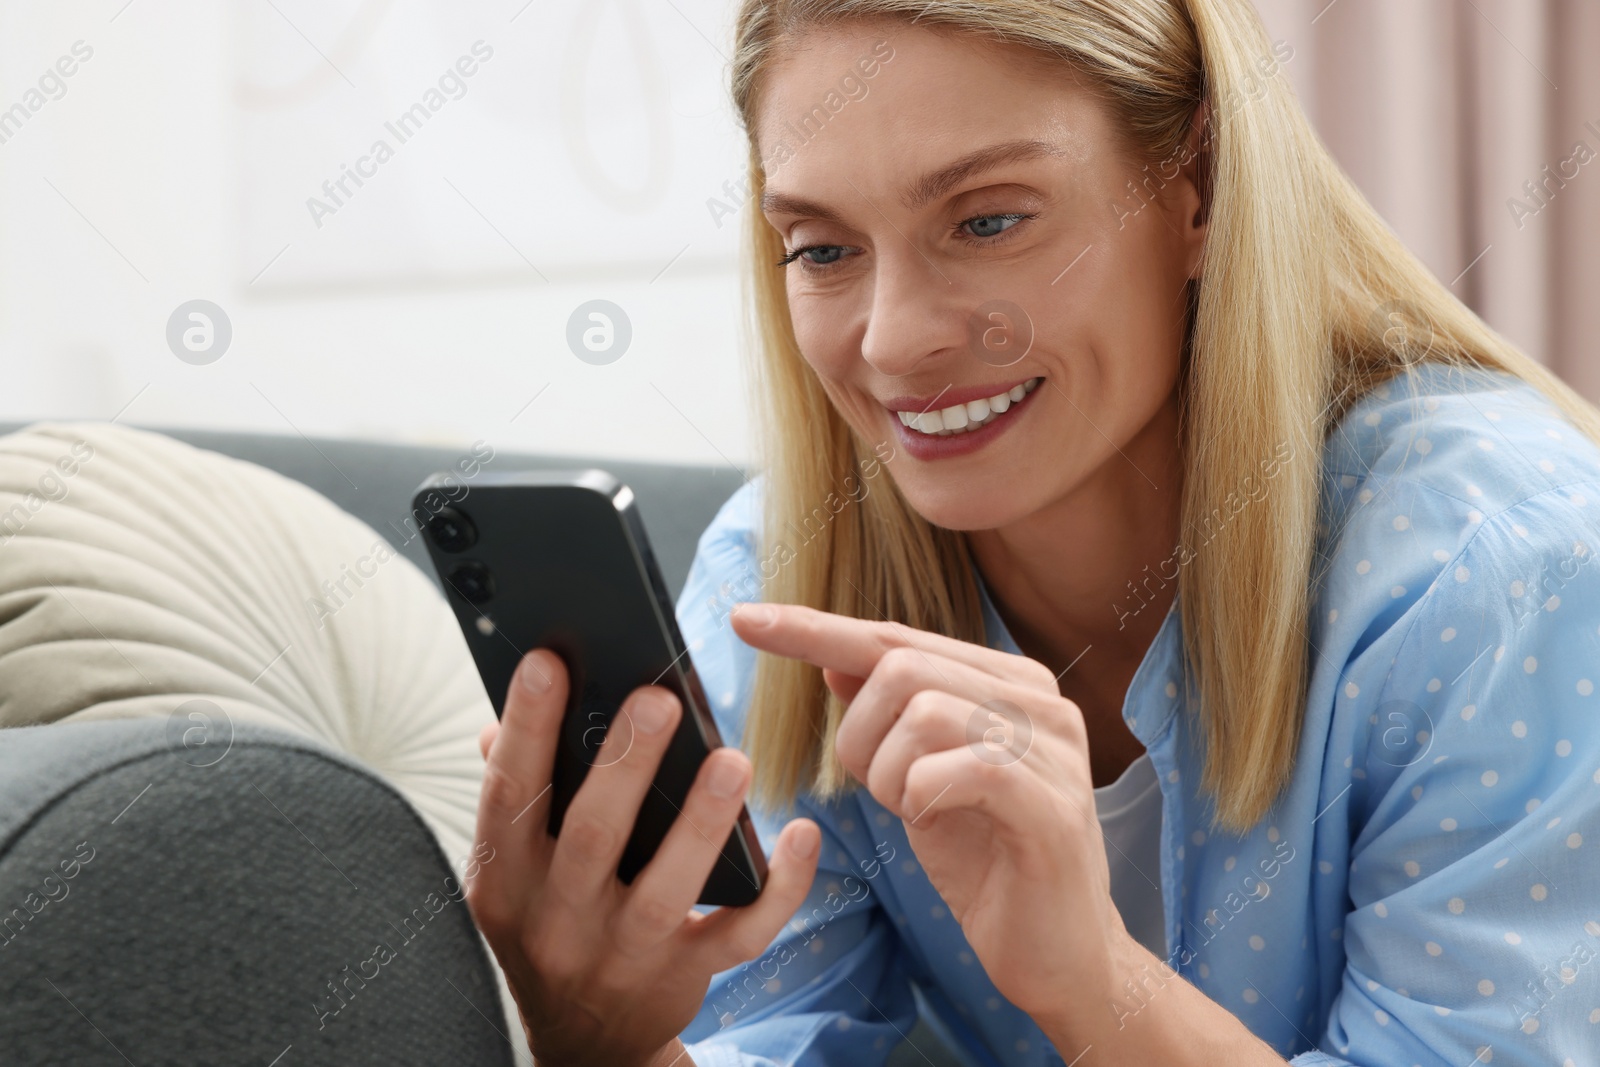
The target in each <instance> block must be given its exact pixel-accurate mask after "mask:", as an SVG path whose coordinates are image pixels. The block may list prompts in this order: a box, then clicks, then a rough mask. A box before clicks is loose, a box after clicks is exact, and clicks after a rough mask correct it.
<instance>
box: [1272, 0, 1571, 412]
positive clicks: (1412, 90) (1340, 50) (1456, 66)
mask: <svg viewBox="0 0 1600 1067" xmlns="http://www.w3.org/2000/svg"><path fill="white" fill-rule="evenodd" d="M1255 2H1256V7H1257V9H1258V10H1259V11H1260V12H1261V16H1262V19H1263V21H1265V23H1266V25H1267V30H1268V34H1269V35H1270V36H1271V37H1272V39H1273V40H1274V41H1279V40H1283V41H1287V42H1288V43H1289V44H1290V45H1292V46H1293V48H1294V56H1293V58H1292V59H1291V60H1290V61H1289V62H1288V63H1287V65H1286V66H1285V70H1286V71H1287V72H1288V74H1289V77H1290V79H1291V81H1292V82H1293V83H1294V86H1295V91H1296V92H1297V93H1298V95H1299V97H1300V100H1301V102H1302V103H1303V104H1304V105H1305V108H1306V110H1307V112H1308V113H1309V114H1310V116H1311V119H1312V121H1313V123H1315V125H1316V127H1317V129H1318V131H1319V132H1320V133H1321V135H1322V138H1323V140H1324V141H1325V142H1326V143H1327V145H1328V147H1329V149H1330V150H1331V151H1332V152H1333V154H1334V156H1335V157H1337V158H1338V160H1339V162H1340V164H1341V165H1342V166H1343V167H1344V168H1345V170H1346V171H1347V172H1348V173H1349V174H1350V176H1351V177H1352V178H1353V179H1354V180H1355V182H1356V184H1357V185H1359V186H1360V187H1361V189H1362V191H1363V192H1364V193H1365V194H1366V196H1367V199H1368V200H1370V201H1371V202H1372V204H1373V206H1374V207H1375V208H1377V210H1378V212H1379V213H1380V214H1382V215H1383V217H1384V218H1385V219H1386V220H1387V221H1388V223H1389V225H1390V226H1391V227H1392V228H1393V229H1394V231H1395V232H1396V233H1397V234H1398V235H1399V236H1400V238H1401V239H1402V240H1404V241H1405V242H1406V244H1407V245H1408V246H1409V247H1410V248H1411V249H1412V250H1413V251H1415V252H1416V253H1417V255H1418V256H1419V257H1420V258H1421V259H1422V260H1423V262H1425V263H1426V264H1427V265H1428V266H1429V268H1430V269H1432V270H1433V272H1434V273H1435V274H1436V275H1437V276H1438V277H1439V278H1440V279H1441V280H1442V281H1444V282H1445V283H1446V284H1448V285H1450V286H1451V287H1452V290H1453V291H1454V292H1455V293H1456V295H1457V296H1459V297H1460V298H1461V299H1462V300H1463V301H1464V302H1465V303H1467V304H1468V305H1469V306H1470V307H1472V308H1473V309H1474V310H1475V311H1477V312H1478V314H1480V315H1482V316H1483V317H1484V319H1485V320H1487V321H1488V322H1489V324H1490V325H1491V326H1493V327H1494V328H1495V329H1497V330H1499V331H1500V332H1501V333H1502V334H1504V335H1505V336H1506V337H1507V338H1509V339H1510V340H1511V341H1512V342H1513V343H1515V344H1517V345H1519V346H1520V347H1521V348H1522V349H1523V350H1524V351H1526V352H1527V353H1528V354H1529V355H1530V356H1532V357H1533V358H1534V359H1536V360H1538V361H1539V362H1541V363H1544V364H1545V365H1546V366H1548V367H1550V368H1551V369H1553V370H1554V371H1556V372H1557V373H1558V374H1560V375H1561V376H1562V378H1564V379H1565V380H1566V381H1567V382H1569V383H1570V384H1571V385H1572V386H1573V387H1574V388H1576V389H1577V390H1578V391H1579V392H1582V393H1584V394H1585V395H1586V396H1588V397H1589V399H1591V400H1594V401H1597V402H1600V0H1332V2H1331V3H1330V2H1329V0H1255Z"/></svg>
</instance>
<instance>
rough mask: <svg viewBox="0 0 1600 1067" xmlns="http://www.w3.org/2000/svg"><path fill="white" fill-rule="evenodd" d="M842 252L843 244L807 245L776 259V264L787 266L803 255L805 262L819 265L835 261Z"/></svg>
mask: <svg viewBox="0 0 1600 1067" xmlns="http://www.w3.org/2000/svg"><path fill="white" fill-rule="evenodd" d="M813 253H820V254H821V255H822V256H823V258H821V259H819V258H816V256H814V255H813ZM843 253H844V245H807V246H806V247H804V248H797V249H795V250H794V251H793V252H790V253H788V254H787V255H785V256H784V257H783V258H782V259H780V260H778V266H780V267H787V266H788V265H789V264H791V263H793V262H794V261H795V260H797V259H799V258H800V257H801V256H804V257H805V260H806V262H807V263H811V264H814V265H816V266H819V267H820V266H825V265H827V264H829V263H833V262H836V261H837V260H838V258H839V256H840V255H842V254H843Z"/></svg>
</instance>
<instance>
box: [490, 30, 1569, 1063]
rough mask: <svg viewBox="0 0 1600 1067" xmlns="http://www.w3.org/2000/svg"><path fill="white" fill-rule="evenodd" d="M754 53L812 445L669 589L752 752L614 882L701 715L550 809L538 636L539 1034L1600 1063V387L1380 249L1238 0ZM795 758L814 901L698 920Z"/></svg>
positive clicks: (518, 775) (515, 831)
mask: <svg viewBox="0 0 1600 1067" xmlns="http://www.w3.org/2000/svg"><path fill="white" fill-rule="evenodd" d="M737 44H738V50H737V54H736V56H735V59H734V63H733V91H734V98H735V102H736V104H737V106H738V109H739V112H740V115H741V117H742V120H743V123H744V126H745V128H746V130H747V132H748V133H749V136H750V175H751V187H752V189H753V190H754V195H755V198H756V199H755V203H757V204H759V206H760V211H759V217H757V214H758V213H757V212H751V213H750V214H751V216H752V217H751V219H750V223H751V225H750V230H749V242H750V251H751V253H752V255H751V263H752V265H751V267H750V270H751V271H752V277H753V280H754V309H755V312H756V314H755V324H756V326H757V328H758V338H757V339H758V341H759V344H760V350H761V353H762V357H763V363H762V375H761V394H762V400H763V402H764V403H765V404H766V406H767V414H768V420H767V440H768V443H769V445H770V449H771V451H770V454H769V455H768V456H767V457H766V462H765V464H764V473H763V475H762V476H761V477H760V478H759V479H757V480H756V481H755V482H753V483H751V484H750V485H749V486H747V487H745V488H744V489H742V490H741V491H740V492H738V493H736V494H735V495H734V497H733V498H732V499H731V500H729V501H728V503H727V504H726V505H725V506H724V508H723V509H722V512H721V513H720V514H719V515H718V517H717V519H716V521H715V522H714V523H713V525H712V527H711V528H710V529H709V530H707V532H706V534H705V536H704V537H703V538H702V540H701V543H700V550H699V554H698V557H697V559H696V561H695V565H694V569H693V572H692V574H691V576H690V579H689V582H688V585H687V587H686V588H685V590H684V593H683V595H682V598H681V600H680V602H679V606H678V613H679V617H680V622H681V624H682V628H683V630H684V633H685V637H686V638H687V639H688V640H689V641H690V647H691V649H692V650H693V652H694V657H695V662H696V665H697V668H698V670H699V673H700V675H701V677H702V679H703V680H704V682H705V687H706V690H707V692H708V694H710V698H711V700H712V703H713V705H714V711H715V713H716V715H717V717H718V720H719V725H720V726H721V729H722V731H723V738H724V741H725V742H727V745H728V747H726V748H724V749H721V750H719V751H717V752H716V753H714V754H713V756H712V757H711V758H709V759H708V760H707V761H706V765H705V766H704V767H703V768H702V773H701V777H700V779H699V781H698V782H697V785H696V789H695V791H694V792H693V793H692V794H691V796H690V799H689V801H688V802H687V804H686V806H685V808H684V812H683V815H684V818H683V819H681V820H680V821H679V823H678V825H677V826H675V827H674V829H673V831H672V834H671V836H669V838H668V839H667V840H666V842H665V843H664V845H663V847H662V850H661V852H660V853H658V855H657V856H656V858H655V860H654V861H653V863H652V864H651V865H650V866H649V868H648V869H647V870H646V871H645V872H644V873H642V874H641V875H640V877H639V878H638V879H637V880H636V882H635V884H634V885H632V886H631V887H630V886H624V885H622V884H621V883H620V882H619V881H617V879H616V878H615V877H614V874H613V873H612V872H613V871H614V869H615V863H616V859H617V856H618V855H619V852H620V849H621V846H622V843H623V842H624V840H625V839H626V836H627V833H628V831H629V828H630V827H631V825H632V819H633V815H634V812H635V811H636V810H637V805H638V802H639V799H640V797H641V796H642V795H643V794H644V792H645V791H646V790H647V789H648V788H649V779H650V776H651V774H652V772H653V769H654V767H655V765H656V761H657V759H658V758H659V753H660V751H661V749H662V748H663V746H664V745H665V739H666V738H667V737H668V736H670V729H671V727H672V726H673V725H674V724H675V723H676V721H677V716H678V715H679V714H680V709H679V708H678V706H677V703H676V701H675V700H673V699H671V698H670V697H669V696H665V695H664V692H663V691H661V690H657V689H650V688H646V689H641V690H639V691H637V692H636V693H635V695H634V697H633V698H632V699H631V700H630V702H629V703H628V705H627V706H626V707H625V708H624V709H623V713H624V715H625V716H627V717H628V719H629V721H630V727H631V729H630V730H629V731H626V732H619V731H613V732H612V734H611V736H610V737H608V738H607V741H606V746H607V751H608V752H610V754H609V755H607V754H606V752H603V753H602V754H601V756H600V758H599V759H598V760H597V764H596V767H595V769H594V770H593V771H592V772H591V774H590V775H589V777H588V779H587V780H586V782H585V784H584V786H583V790H582V792H581V793H580V794H579V797H578V799H577V800H576V801H575V802H574V804H573V806H572V808H571V809H570V811H569V814H568V815H567V821H566V823H565V825H564V827H563V831H562V834H561V836H560V839H559V840H551V839H549V838H548V837H547V836H546V835H543V834H541V833H538V832H537V831H533V832H529V831H527V830H526V827H528V826H539V825H541V824H540V821H539V820H537V819H532V820H529V821H528V823H526V824H523V826H522V827H516V826H513V825H511V824H512V820H513V817H514V816H515V815H517V814H518V813H520V812H522V811H524V810H526V809H527V807H528V805H529V804H531V803H534V802H536V801H538V800H540V799H541V796H542V790H543V789H544V787H545V785H546V783H547V782H548V780H549V769H550V761H551V755H550V754H551V750H552V745H553V738H554V736H555V733H554V730H555V724H556V721H557V718H558V717H559V715H560V712H561V709H562V707H563V706H564V702H565V695H566V688H565V687H566V675H565V672H564V671H563V669H562V667H561V664H560V661H559V660H558V659H557V658H556V657H554V656H553V655H551V654H550V653H548V652H545V651H536V652H534V653H531V654H530V656H529V658H528V661H527V663H526V664H525V667H524V669H523V670H522V672H521V674H520V676H519V677H520V678H522V679H525V680H526V687H525V688H523V687H521V686H522V684H523V683H520V682H519V683H514V684H513V692H512V694H511V696H510V697H509V698H508V700H507V705H506V711H505V715H504V719H503V721H502V723H501V724H500V727H499V730H498V734H497V733H496V731H495V728H493V727H491V728H490V729H489V730H488V731H486V732H485V735H484V738H483V742H484V746H485V750H486V758H487V761H488V766H487V771H486V777H485V784H484V789H483V794H482V800H481V804H480V811H479V824H478V834H479V836H480V838H481V839H482V840H483V841H485V842H487V843H489V844H490V845H492V846H493V847H494V848H495V849H496V854H497V855H499V856H502V857H505V859H504V861H503V862H501V861H497V862H496V863H495V864H491V865H488V866H486V867H485V869H484V871H483V873H482V874H481V875H480V876H479V878H478V879H477V881H476V883H475V884H474V885H473V886H472V887H471V890H470V897H469V899H470V901H471V904H472V908H473V910H474V913H475V915H476V916H477V918H478V921H479V923H480V925H481V927H482V929H483V930H484V932H485V934H486V935H487V937H488V939H489V941H490V943H491V945H492V946H493V947H494V949H495V951H496V953H497V954H498V956H499V958H500V960H501V962H502V964H503V965H504V966H505V968H506V971H507V973H508V976H509V979H510V982H511V985H512V988H513V990H514V991H515V993H516V995H517V998H518V1002H519V1005H520V1007H521V1010H522V1013H523V1016H524V1021H525V1023H526V1026H527V1029H528V1033H529V1037H530V1042H531V1046H532V1048H533V1050H534V1052H535V1054H536V1055H537V1056H538V1057H539V1060H540V1063H541V1065H562V1067H565V1065H567V1064H590V1063H596V1064H599V1063H605V1064H628V1065H644V1064H651V1065H660V1064H669V1063H687V1062H689V1061H690V1060H691V1059H692V1061H693V1062H695V1063H698V1064H701V1065H702V1067H705V1065H710V1064H757V1063H760V1064H768V1063H778V1062H781V1063H801V1062H804V1063H825V1062H826V1063H851V1064H868V1063H882V1062H883V1060H884V1059H885V1057H886V1056H887V1054H888V1051H889V1049H891V1048H892V1047H893V1046H894V1045H895V1044H896V1043H898V1041H899V1040H900V1037H901V1035H902V1034H904V1032H905V1031H907V1030H908V1029H909V1028H910V1027H911V1025H912V1023H913V1022H914V1021H915V1019H916V1017H917V1016H918V1013H919V1005H918V1003H917V1000H916V999H915V998H914V996H913V993H912V985H913V984H915V986H916V987H917V988H918V989H919V990H920V991H921V994H922V996H921V999H922V1001H923V1004H922V1005H921V1013H922V1015H923V1017H924V1018H927V1019H928V1021H929V1022H930V1023H931V1024H932V1025H934V1026H936V1027H937V1028H938V1029H939V1030H941V1031H942V1032H943V1033H944V1034H945V1035H946V1036H947V1037H948V1038H949V1040H950V1042H951V1044H953V1045H954V1046H956V1047H957V1048H958V1049H960V1050H963V1051H964V1052H965V1054H966V1056H967V1058H968V1059H969V1060H970V1062H972V1063H981V1064H1063V1063H1080V1062H1081V1063H1084V1064H1089V1063H1117V1064H1120V1063H1137V1062H1161V1063H1171V1064H1216V1063H1229V1064H1274V1063H1280V1064H1281V1063H1283V1062H1285V1060H1288V1061H1289V1062H1291V1063H1294V1064H1298V1065H1310V1064H1369V1065H1380V1064H1381V1065H1390V1064H1412V1063H1430V1064H1431V1063H1439V1064H1444V1063H1449V1064H1460V1065H1465V1064H1467V1063H1469V1062H1474V1063H1487V1062H1490V1061H1491V1059H1492V1060H1493V1062H1495V1063H1497V1064H1498V1063H1504V1062H1513V1063H1561V1062H1563V1061H1565V1062H1567V1063H1574V1062H1582V1061H1583V1060H1584V1055H1585V1054H1584V1052H1583V1051H1582V1050H1583V1049H1588V1050H1590V1055H1591V1056H1592V1051H1593V1049H1594V1048H1595V1047H1596V1042H1597V1041H1600V1027H1597V1026H1596V1025H1595V1022H1596V1020H1597V1019H1600V999H1597V998H1596V996H1595V993H1594V985H1593V981H1594V980H1593V978H1592V977H1591V976H1590V975H1589V974H1588V972H1587V971H1586V970H1584V969H1583V964H1584V963H1586V962H1587V960H1588V959H1589V957H1590V955H1592V953H1593V950H1594V948H1595V947H1596V946H1597V945H1600V942H1597V940H1596V939H1600V903H1597V901H1600V893H1597V892H1596V890H1597V889H1600V876H1597V875H1596V871H1597V869H1600V864H1597V862H1596V860H1595V858H1594V856H1593V854H1592V850H1593V849H1594V848H1596V847H1600V829H1597V828H1596V827H1595V825H1594V824H1595V815H1596V811H1597V810H1600V717H1597V716H1596V715H1595V713H1594V710H1593V709H1592V708H1591V707H1589V703H1590V701H1592V700H1593V699H1594V697H1593V696H1592V695H1591V694H1592V692H1593V689H1594V682H1593V679H1594V676H1596V675H1600V668H1596V667H1594V666H1593V665H1592V655H1593V651H1594V642H1595V641H1596V639H1597V631H1600V580H1597V579H1596V577H1595V574H1596V568H1594V567H1592V566H1586V564H1587V563H1588V562H1589V561H1590V560H1591V558H1592V555H1593V554H1592V551H1591V548H1590V546H1592V545H1594V544H1595V543H1596V538H1597V537H1600V514H1597V513H1596V511H1595V508H1596V502H1600V449H1597V447H1596V444H1595V441H1596V440H1597V439H1600V416H1597V413H1596V412H1595V411H1594V410H1593V409H1592V408H1591V407H1589V406H1588V405H1587V404H1586V403H1585V402H1583V401H1582V400H1581V399H1580V398H1578V397H1577V396H1576V395H1575V394H1574V393H1573V392H1572V391H1571V390H1570V389H1568V388H1567V387H1566V386H1564V385H1563V384H1562V383H1561V382H1559V381H1558V380H1557V379H1555V378H1554V377H1553V376H1552V375H1550V374H1549V373H1548V372H1546V371H1545V370H1543V369H1542V368H1541V367H1540V366H1539V365H1538V364H1536V363H1534V362H1533V361H1532V360H1530V359H1529V358H1528V357H1526V356H1525V355H1523V354H1521V353H1519V352H1517V351H1516V350H1515V349H1513V348H1512V347H1511V346H1510V345H1508V344H1507V343H1506V342H1505V341H1504V340H1502V339H1501V338H1499V337H1498V336H1497V335H1495V334H1494V333H1493V332H1492V331H1490V330H1489V329H1488V328H1487V327H1486V326H1485V325H1484V324H1483V323H1482V322H1481V321H1479V320H1478V319H1477V318H1476V317H1475V316H1474V315H1472V314H1471V313H1470V312H1469V311H1468V310H1467V309H1465V308H1464V307H1463V306H1462V305H1461V304H1460V303H1458V302H1457V301H1456V300H1455V299H1454V297H1453V296H1452V295H1451V294H1450V293H1449V291H1448V290H1447V289H1446V288H1445V287H1444V286H1442V285H1441V284H1440V283H1439V282H1438V281H1436V280H1435V279H1434V278H1433V277H1432V276H1431V275H1429V274H1428V273H1427V271H1426V270H1425V269H1424V268H1423V267H1422V266H1421V265H1420V264H1419V263H1418V262H1417V260H1416V259H1415V258H1413V257H1412V256H1411V255H1410V254H1409V253H1408V252H1407V251H1406V250H1405V249H1404V248H1403V247H1402V246H1401V245H1400V244H1399V243H1398V242H1397V241H1396V240H1395V239H1394V238H1393V236H1392V235H1391V234H1390V232H1389V231H1388V230H1387V228H1386V227H1385V225H1384V224H1383V222H1382V221H1381V220H1380V219H1379V218H1378V216H1377V215H1376V214H1374V213H1373V211H1372V210H1371V209H1370V208H1369V206H1368V205H1367V204H1366V203H1365V202H1364V201H1363V200H1362V198H1361V197H1360V196H1359V194H1358V193H1357V192H1356V191H1355V190H1354V188H1353V187H1352V186H1351V185H1350V184H1349V182H1348V181H1347V180H1346V178H1345V177H1344V176H1343V175H1342V174H1341V172H1340V171H1339V170H1338V168H1337V167H1336V165H1335V164H1334V163H1333V162H1332V160H1331V159H1330V157H1329V156H1328V154H1327V153H1326V151H1325V150H1324V149H1323V148H1322V146H1321V145H1320V143H1319V142H1318V141H1317V139H1316V137H1315V136H1314V134H1313V133H1312V131H1311V130H1310V128H1309V126H1308V124H1307V122H1306V120H1305V118H1304V117H1303V115H1302V113H1301V112H1300V110H1299V109H1298V106H1297V104H1296V103H1295V101H1294V99H1293V97H1292V95H1291V93H1290V90H1289V88H1288V86H1287V79H1286V78H1285V77H1284V75H1283V72H1282V64H1283V62H1286V61H1288V60H1290V59H1292V51H1289V50H1286V49H1283V48H1282V47H1281V46H1278V47H1275V46H1273V45H1272V44H1271V43H1270V42H1269V41H1268V40H1267V39H1266V37H1265V36H1264V34H1263V32H1262V28H1261V26H1260V24H1259V22H1258V20H1257V18H1256V16H1255V14H1254V12H1253V10H1252V8H1251V6H1250V4H1249V3H1248V0H1119V2H1117V3H1109V2H1101V0H1081V2H1069V0H1054V2H1047V0H1031V2H1023V0H1006V2H999V0H995V2H990V3H983V2H976V0H967V2H961V3H957V2H953V0H951V2H939V0H934V2H927V0H790V2H788V3H783V2H778V3H758V2H753V0H749V2H746V3H744V5H743V7H742V9H741V11H740V14H739V19H738V42H737ZM780 264H781V265H780ZM884 471H887V473H888V477H887V478H885V477H883V476H882V474H883V472H884ZM1180 594H1181V595H1180ZM757 599H759V600H761V601H764V602H765V603H764V604H751V605H747V606H745V607H743V608H740V609H739V610H732V609H733V607H734V604H735V603H736V602H740V601H747V600H757ZM757 650H760V653H761V654H760V655H759V656H758V654H757ZM747 727H748V728H747ZM618 746H621V747H618ZM614 747H615V748H617V751H621V750H622V747H625V748H626V751H627V754H626V756H623V757H621V758H618V757H617V755H616V752H615V751H611V749H613V748H614ZM740 749H744V750H748V752H749V759H748V760H747V759H746V756H745V754H744V752H743V751H740ZM750 764H753V767H752V766H751V765H750ZM752 780H753V782H754V785H755V786H756V790H755V793H754V794H753V798H754V799H753V804H754V801H755V800H759V804H755V805H754V806H755V808H756V811H757V813H758V819H757V821H758V825H759V826H760V829H761V836H762V844H763V847H764V848H765V849H766V850H767V852H768V854H769V856H770V857H771V861H770V866H771V884H770V885H768V886H767V887H766V888H765V890H764V892H763V894H762V896H761V897H760V899H759V900H758V901H757V902H756V903H754V904H752V905H750V906H749V907H746V908H741V909H719V910H716V911H702V910H698V909H692V908H691V906H692V905H693V903H694V900H695V896H696V894H697V892H698V889H699V887H700V886H701V884H702V883H703V881H704V879H705V876H706V872H708V871H709V870H710V867H711V864H712V861H713V858H714V856H715V854H716V845H715V844H714V843H715V842H721V841H723V840H725V838H726V836H727V834H728V832H729V830H730V828H731V827H732V825H733V821H734V818H735V816H736V814H737V812H738V810H739V806H740V802H741V799H742V797H743V795H744V791H745V789H746V787H747V785H748V784H749V782H751V781H752ZM790 802H793V805H794V806H798V807H799V808H801V809H802V811H803V815H804V817H801V818H794V819H791V820H788V821H787V822H786V821H785V820H786V819H787V816H788V814H789V812H790V811H791V810H792V808H791V804H790ZM1579 972H1582V976H1583V981H1587V982H1588V983H1590V984H1589V985H1588V986H1587V988H1586V989H1585V987H1584V986H1582V985H1576V986H1573V985H1572V983H1573V982H1574V981H1576V980H1577V979H1578V974H1579ZM1180 977H1181V980H1180ZM1569 986H1572V988H1568V987H1569ZM1580 990H1584V991H1580Z"/></svg>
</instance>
